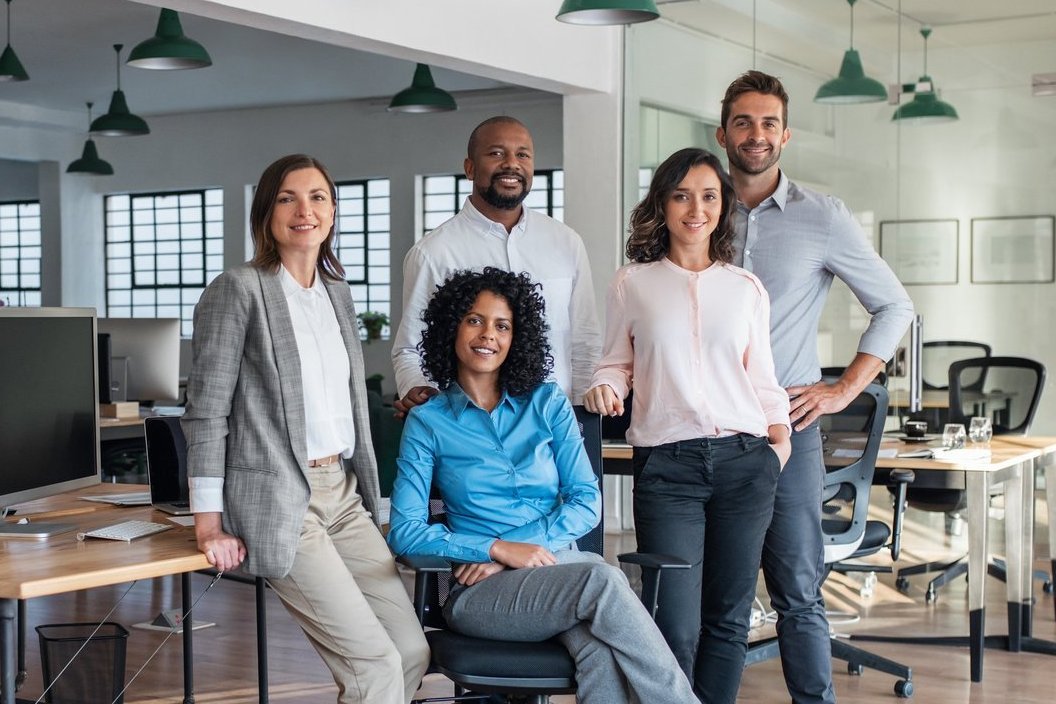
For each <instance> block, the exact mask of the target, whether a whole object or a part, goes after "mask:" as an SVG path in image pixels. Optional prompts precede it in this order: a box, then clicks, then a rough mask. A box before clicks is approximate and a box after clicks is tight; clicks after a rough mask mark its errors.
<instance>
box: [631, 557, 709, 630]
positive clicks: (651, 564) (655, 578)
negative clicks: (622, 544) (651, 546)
mask: <svg viewBox="0 0 1056 704" xmlns="http://www.w3.org/2000/svg"><path fill="white" fill-rule="evenodd" d="M616 559H617V560H619V561H620V562H621V563H629V564H632V565H638V566H639V567H641V568H642V604H644V605H645V608H646V610H647V611H648V612H649V615H650V616H652V617H653V618H654V619H655V618H656V606H657V604H658V603H659V600H660V577H661V575H662V574H663V572H664V570H688V569H689V568H690V567H691V566H692V565H690V563H689V562H687V561H685V560H683V559H682V558H681V557H674V556H673V555H661V554H658V553H652V552H625V553H623V554H622V555H617V556H616Z"/></svg>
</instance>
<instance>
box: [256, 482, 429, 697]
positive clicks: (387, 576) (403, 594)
mask: <svg viewBox="0 0 1056 704" xmlns="http://www.w3.org/2000/svg"><path fill="white" fill-rule="evenodd" d="M307 472H308V475H307V476H308V482H309V485H310V486H311V491H312V496H311V499H310V501H309V503H308V513H307V514H306V516H305V519H304V527H303V528H302V530H301V543H300V547H299V548H298V551H297V557H296V558H295V559H294V563H293V568H292V569H291V570H290V573H289V574H288V575H287V576H285V577H283V578H281V579H269V580H268V583H269V584H270V585H271V588H272V589H273V590H274V591H275V593H276V594H278V596H279V598H280V599H281V600H282V602H283V604H284V605H285V606H286V609H287V611H289V612H290V614H291V615H292V616H293V618H294V619H295V620H296V621H297V622H298V624H299V625H300V626H301V629H302V630H303V631H304V634H305V635H306V636H308V640H309V641H311V643H312V645H313V646H314V647H315V649H316V651H317V652H318V653H319V655H320V656H321V657H322V658H323V661H324V662H325V663H326V666H327V667H329V668H330V672H332V673H333V676H334V681H335V682H336V683H337V687H338V697H337V701H338V704H403V703H404V702H407V701H409V700H410V698H411V697H412V696H413V695H414V692H415V691H416V690H417V689H418V686H419V684H420V683H421V681H422V676H423V675H424V674H425V671H426V668H427V667H428V665H429V646H428V644H427V643H426V641H425V636H424V634H423V633H422V627H421V625H420V624H419V623H418V620H417V619H416V618H415V615H414V610H413V608H412V607H411V602H410V599H409V598H408V596H407V591H406V589H404V586H403V583H402V582H401V581H400V577H399V575H398V574H397V572H396V564H395V563H394V562H393V559H392V554H391V553H390V552H389V548H388V546H387V545H386V544H385V540H384V538H382V536H381V533H380V532H379V531H378V529H377V527H376V526H375V525H374V523H373V521H371V519H370V516H369V515H368V514H367V512H366V510H365V509H364V508H363V503H362V499H361V497H360V496H359V494H358V493H357V492H356V475H355V474H354V473H352V472H346V471H345V469H344V467H343V465H342V463H341V462H336V463H334V464H332V465H329V466H327V467H313V468H311V469H309V470H307Z"/></svg>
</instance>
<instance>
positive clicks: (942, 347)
mask: <svg viewBox="0 0 1056 704" xmlns="http://www.w3.org/2000/svg"><path fill="white" fill-rule="evenodd" d="M990 353H991V349H990V345H988V344H986V343H985V342H972V341H970V340H932V341H931V342H925V343H924V344H923V345H922V350H921V360H920V371H921V377H922V381H923V382H924V388H925V389H929V390H933V391H945V390H947V389H948V388H949V385H948V383H947V379H948V378H949V370H950V365H951V364H953V363H954V362H956V361H958V360H961V359H973V358H975V357H989V356H990ZM984 380H985V377H984V375H980V376H976V377H971V376H966V377H964V383H965V386H962V387H961V388H967V389H971V390H973V391H978V390H979V389H981V388H982V386H983V382H984Z"/></svg>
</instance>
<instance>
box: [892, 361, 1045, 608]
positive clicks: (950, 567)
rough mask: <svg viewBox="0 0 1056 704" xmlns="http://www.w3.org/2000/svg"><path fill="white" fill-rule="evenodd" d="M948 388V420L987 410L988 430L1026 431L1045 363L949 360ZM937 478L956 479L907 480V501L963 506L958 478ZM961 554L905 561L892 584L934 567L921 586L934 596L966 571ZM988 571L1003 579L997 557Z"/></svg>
mask: <svg viewBox="0 0 1056 704" xmlns="http://www.w3.org/2000/svg"><path fill="white" fill-rule="evenodd" d="M947 378H948V386H949V392H950V408H949V420H950V422H951V423H963V424H964V426H965V427H968V423H969V420H970V419H971V417H972V416H989V417H990V418H991V420H992V422H993V428H994V435H1026V434H1027V433H1028V432H1030V426H1031V424H1032V423H1033V422H1034V416H1035V414H1036V413H1037V411H1038V406H1039V405H1040V403H1041V392H1042V389H1043V388H1044V386H1045V366H1044V365H1043V364H1041V363H1040V362H1036V361H1034V360H1032V359H1025V358H1023V357H990V356H984V357H976V358H974V359H962V360H959V361H956V362H953V363H952V364H951V365H950V368H949V372H948V376H947ZM940 481H943V482H951V481H959V485H957V486H952V487H945V486H943V487H928V486H912V487H910V488H909V492H908V494H907V499H908V501H909V505H910V506H911V507H913V508H916V509H919V510H922V511H931V512H942V513H949V512H953V511H960V510H962V509H964V507H965V506H966V502H967V493H966V492H965V490H964V487H963V479H961V478H959V477H940ZM965 557H966V556H963V555H962V556H960V557H958V558H957V559H955V560H952V561H941V562H925V563H921V564H917V565H910V566H908V567H904V568H902V569H900V570H899V571H898V579H897V580H896V582H895V583H896V585H897V586H898V587H899V589H902V590H906V589H908V588H909V580H908V579H907V578H908V577H910V576H912V575H916V574H926V573H929V572H938V573H939V574H938V575H937V576H936V577H934V578H933V579H932V580H931V581H930V582H929V583H928V586H927V589H926V591H925V593H924V600H925V601H927V602H931V601H934V600H935V597H936V594H937V590H938V589H939V588H940V587H942V586H944V585H945V584H947V583H949V582H950V581H951V580H953V579H956V578H957V577H960V576H961V575H964V574H966V573H967V571H968V563H967V562H966V561H965ZM989 572H990V574H991V575H993V576H995V577H998V578H999V579H1005V566H1004V564H1003V563H1001V562H998V561H992V562H991V563H990V565H989ZM1034 576H1035V578H1036V579H1038V580H1040V581H1041V582H1042V583H1043V586H1044V589H1045V591H1047V592H1051V591H1052V589H1053V586H1052V578H1051V577H1050V576H1049V575H1048V574H1047V573H1045V572H1042V571H1038V572H1036V573H1035V575H1034Z"/></svg>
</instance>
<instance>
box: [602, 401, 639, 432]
mask: <svg viewBox="0 0 1056 704" xmlns="http://www.w3.org/2000/svg"><path fill="white" fill-rule="evenodd" d="M633 405H634V391H633V390H632V391H628V392H627V398H625V399H623V415H622V416H602V417H601V437H602V439H604V440H614V441H616V442H626V441H627V429H628V428H629V427H631V406H633Z"/></svg>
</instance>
